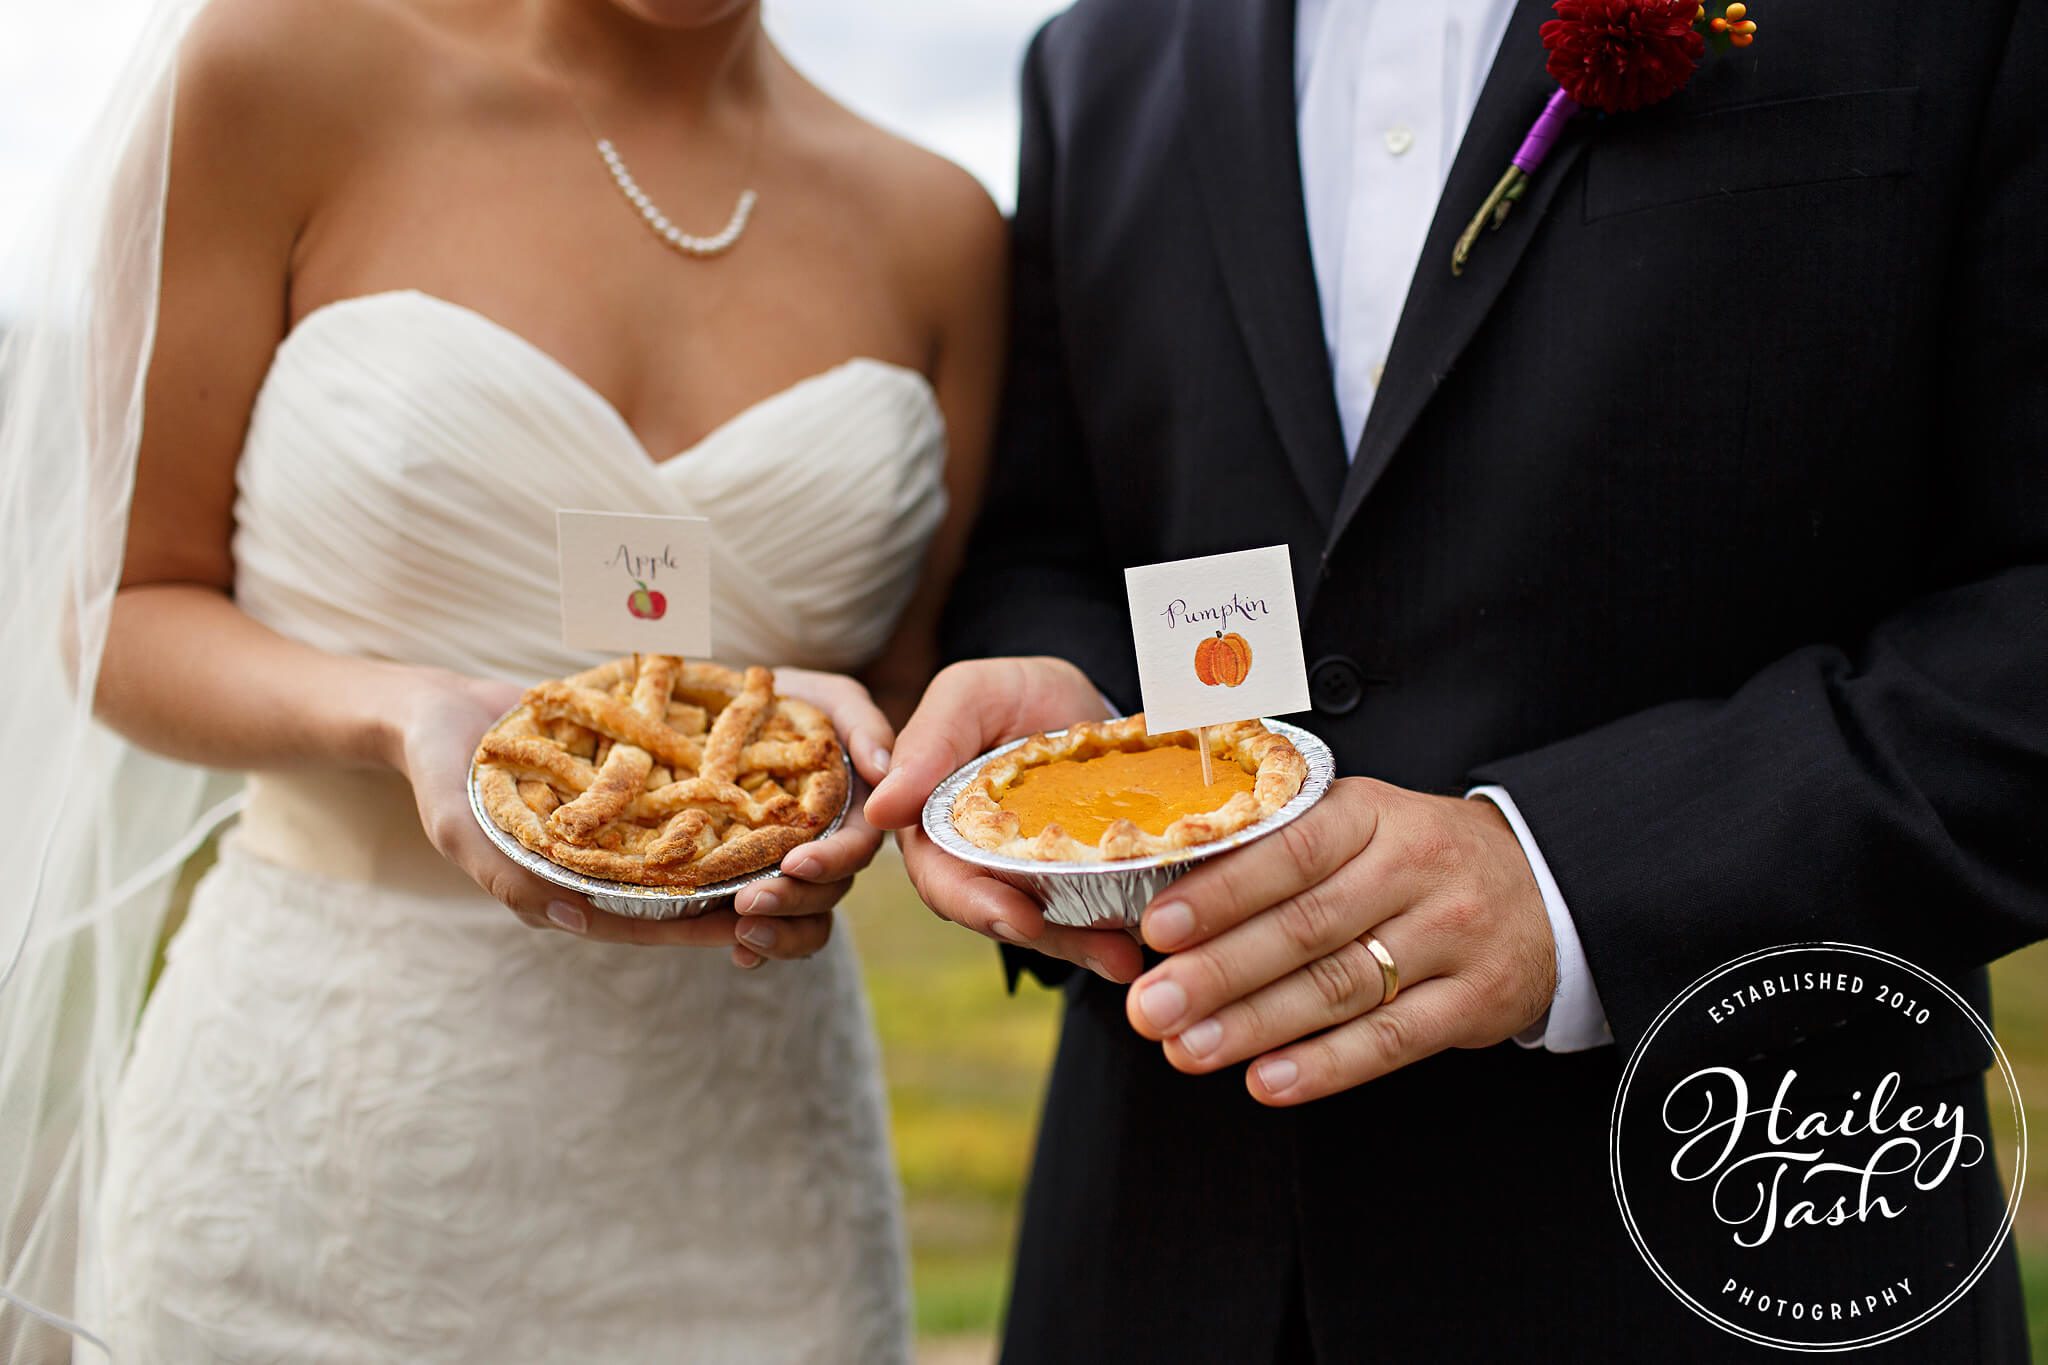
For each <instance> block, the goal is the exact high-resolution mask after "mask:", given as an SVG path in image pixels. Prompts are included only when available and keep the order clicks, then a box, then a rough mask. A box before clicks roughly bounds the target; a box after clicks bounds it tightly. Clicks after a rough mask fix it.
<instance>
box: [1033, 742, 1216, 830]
mask: <svg viewBox="0 0 2048 1365" xmlns="http://www.w3.org/2000/svg"><path fill="white" fill-rule="evenodd" d="M1211 766H1212V767H1213V768H1214V770H1215V777H1216V781H1215V783H1214V784H1213V785H1211V786H1207V787H1205V786H1203V785H1202V756H1201V755H1200V754H1198V753H1196V752H1195V751H1194V750H1193V749H1183V748H1181V747H1180V746H1179V745H1165V746H1162V747H1160V748H1157V749H1140V750H1138V751H1137V752H1136V753H1114V754H1104V755H1102V756H1101V757H1100V758H1088V759H1080V760H1075V759H1071V758H1062V759H1059V760H1056V761H1055V762H1052V763H1046V764H1041V765H1040V766H1038V767H1034V768H1026V769H1025V770H1024V771H1023V772H1022V773H1019V774H1018V776H1017V780H1016V781H1014V782H1012V783H1011V784H1010V787H1009V790H1008V791H1005V792H1004V793H1003V794H1002V795H1001V796H998V797H997V798H996V804H997V805H998V806H1001V807H1002V808H1003V809H1004V810H1006V811H1008V812H1010V814H1012V815H1014V816H1016V817H1017V821H1018V824H1019V826H1020V829H1019V830H1018V833H1019V834H1020V835H1021V836H1022V837H1024V838H1026V839H1030V838H1035V837H1036V836H1037V834H1038V832H1039V831H1040V830H1042V829H1044V828H1045V827H1046V826H1047V825H1051V824H1057V825H1058V826H1059V827H1060V828H1061V829H1063V830H1065V831H1066V832H1067V833H1068V834H1071V835H1072V836H1073V837H1074V838H1076V839H1078V840H1080V841H1081V842H1082V843H1084V844H1095V843H1098V842H1100V841H1101V839H1102V835H1103V831H1105V830H1107V829H1108V828H1109V827H1110V826H1111V825H1113V824H1115V823H1116V822H1117V821H1118V820H1129V821H1130V822H1131V823H1132V824H1134V825H1136V826H1137V827H1138V828H1139V829H1142V830H1144V831H1145V832H1146V833H1147V834H1164V833H1166V827H1167V826H1168V825H1170V824H1172V823H1173V822H1174V821H1175V820H1178V819H1179V818H1180V817H1181V816H1183V815H1206V814H1208V813H1209V812H1210V811H1213V810H1216V809H1218V808H1220V807H1221V806H1222V805H1223V804H1224V803H1225V802H1227V801H1229V800H1230V798H1231V797H1233V796H1235V795H1237V794H1238V793H1239V792H1249V791H1250V790H1251V789H1252V785H1253V783H1252V775H1251V774H1250V773H1248V772H1246V771H1245V770H1244V769H1243V768H1241V767H1239V766H1238V765H1237V764H1235V763H1233V762H1231V761H1230V760H1229V759H1216V760H1213V762H1212V763H1211Z"/></svg>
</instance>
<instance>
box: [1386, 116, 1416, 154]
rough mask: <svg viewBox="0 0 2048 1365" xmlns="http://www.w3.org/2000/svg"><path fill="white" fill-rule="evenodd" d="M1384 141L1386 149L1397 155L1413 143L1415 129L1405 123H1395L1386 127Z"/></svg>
mask: <svg viewBox="0 0 2048 1365" xmlns="http://www.w3.org/2000/svg"><path fill="white" fill-rule="evenodd" d="M1386 143H1387V150H1388V151H1390V152H1392V153H1393V154H1394V155H1395V156H1399V155H1401V153H1403V152H1405V151H1407V150H1408V149H1409V148H1410V147H1413V146H1414V145H1415V130H1414V129H1413V128H1410V127H1409V126H1408V125H1407V124H1405V123H1397V124H1395V125H1394V126H1393V127H1391V128H1389V129H1387V132H1386Z"/></svg>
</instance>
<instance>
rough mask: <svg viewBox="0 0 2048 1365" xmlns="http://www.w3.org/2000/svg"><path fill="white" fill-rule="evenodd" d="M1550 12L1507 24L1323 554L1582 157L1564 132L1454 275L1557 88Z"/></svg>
mask: <svg viewBox="0 0 2048 1365" xmlns="http://www.w3.org/2000/svg"><path fill="white" fill-rule="evenodd" d="M1551 13H1552V11H1551V7H1550V4H1549V3H1548V0H1521V3H1520V4H1518V5H1517V6H1516V8H1515V13H1514V16H1513V18H1511V19H1510V20H1509V21H1508V27H1507V33H1506V36H1505V37H1503V39H1502V40H1501V45H1500V55H1499V56H1498V57H1497V58H1496V59H1495V61H1494V64H1493V69H1492V71H1491V72H1490V73H1489V74H1488V76H1487V80H1486V86H1485V88H1484V89H1483V90H1482V91H1481V92H1480V95H1479V103H1478V105H1477V106H1476V107H1475V108H1474V109H1473V113H1472V121H1471V123H1470V125H1469V126H1468V127H1467V129H1466V132H1465V140H1464V142H1463V144H1462V145H1460V147H1459V148H1458V155H1457V158H1456V160H1455V161H1454V162H1453V163H1452V165H1451V174H1450V178H1449V179H1448V180H1447V181H1446V182H1445V184H1444V192H1443V197H1442V198H1441V199H1440V200H1438V202H1437V211H1436V217H1435V219H1434V220H1433V221H1432V222H1431V224H1430V229H1429V239H1428V243H1427V245H1426V246H1424V248H1423V251H1422V259H1421V261H1420V263H1419V264H1418V265H1417V266H1416V270H1415V277H1414V279H1413V280H1412V281H1411V282H1410V284H1409V286H1408V300H1407V302H1406V303H1405V304H1404V305H1403V306H1402V310H1401V321H1400V325H1399V326H1398V327H1396V329H1395V331H1394V344H1393V347H1392V349H1391V350H1390V351H1389V352H1388V354H1387V368H1386V371H1385V373H1384V375H1383V376H1382V377H1381V383H1380V391H1379V393H1378V395H1377V396H1376V397H1375V398H1374V400H1373V405H1372V413H1371V415H1370V416H1369V417H1368V418H1367V419H1366V424H1365V431H1364V432H1363V433H1362V434H1361V435H1360V436H1359V439H1358V450H1357V452H1356V454H1355V456H1354V458H1353V459H1352V462H1351V472H1350V474H1349V475H1348V476H1347V477H1346V478H1345V480H1344V487H1343V490H1342V492H1341V494H1340V495H1339V497H1338V501H1337V510H1336V516H1335V518H1334V519H1333V520H1332V522H1331V525H1330V536H1329V542H1328V544H1327V545H1326V547H1325V552H1326V553H1327V552H1328V550H1329V549H1332V548H1334V547H1335V545H1336V543H1337V539H1338V537H1339V536H1341V535H1342V534H1343V533H1344V528H1345V526H1346V525H1348V524H1349V522H1350V520H1351V518H1352V516H1353V515H1354V514H1356V512H1357V511H1358V508H1359V505H1360V504H1361V503H1363V502H1364V501H1365V497H1366V494H1367V493H1369V492H1371V491H1372V487H1373V485H1374V484H1375V483H1377V482H1378V481H1379V477H1380V475H1381V474H1382V473H1384V472H1385V471H1386V467H1387V464H1388V462H1389V461H1391V460H1392V459H1393V457H1394V453H1395V452H1396V451H1397V450H1398V449H1400V446H1401V443H1402V442H1403V441H1404V440H1406V439H1407V437H1408V433H1409V432H1410V431H1412V430H1413V429H1414V426H1415V422H1416V419H1417V418H1418V417H1419V416H1421V414H1422V410H1423V408H1424V407H1425V406H1426V405H1427V404H1428V402H1429V399H1430V396H1431V395H1432V394H1434V393H1435V392H1436V388H1437V385H1438V384H1440V383H1442V382H1443V380H1444V378H1445V377H1446V376H1447V375H1449V374H1450V372H1451V367H1452V366H1453V365H1455V364H1456V363H1457V360H1458V357H1459V355H1460V354H1462V353H1463V351H1464V349H1465V346H1466V344H1467V343H1468V342H1470V341H1471V340H1472V337H1473V335H1474V333H1476V332H1477V331H1478V330H1479V325H1480V323H1481V322H1483V321H1484V320H1485V318H1486V314H1487V312H1488V311H1489V310H1490V309H1491V308H1492V307H1493V304H1494V301H1495V300H1496V299H1498V298H1499V297H1500V293H1501V290H1502V289H1503V288H1505V287H1506V285H1507V282H1508V279H1509V278H1510V277H1511V276H1512V275H1513V274H1514V271H1515V266H1516V264H1517V263H1518V262H1519V261H1520V260H1521V258H1522V253H1523V251H1524V250H1525V249H1527V247H1528V245H1529V242H1530V239H1531V238H1533V237H1534V236H1535V234H1536V232H1537V230H1538V228H1539V227H1540V226H1541V224H1542V220H1543V218H1544V216H1545V214H1546V212H1547V211H1548V209H1549V207H1550V202H1551V199H1552V197H1553V196H1554V195H1555V194H1556V193H1557V188H1558V186H1559V185H1560V184H1562V183H1563V181H1564V180H1565V178H1566V173H1567V172H1569V171H1570V170H1571V167H1572V163H1573V162H1574V161H1576V160H1577V159H1578V156H1579V154H1580V152H1581V151H1583V150H1584V148H1585V145H1586V138H1585V132H1584V130H1583V129H1578V130H1573V131H1568V132H1567V133H1566V134H1565V136H1564V137H1562V138H1561V139H1559V141H1558V145H1557V146H1556V147H1555V148H1553V149H1552V150H1551V153H1550V157H1549V159H1548V160H1547V161H1546V162H1545V163H1544V165H1543V169H1542V170H1541V171H1539V172H1537V174H1536V175H1535V177H1534V178H1533V179H1532V180H1531V181H1530V184H1529V187H1528V190H1527V191H1526V192H1525V193H1524V195H1523V197H1522V201H1521V202H1520V203H1519V204H1517V205H1516V206H1515V209H1514V212H1513V213H1511V214H1510V215H1509V217H1508V220H1507V223H1506V224H1505V225H1504V226H1503V227H1502V228H1501V229H1500V230H1499V231H1498V232H1495V231H1492V230H1488V231H1486V232H1484V233H1482V234H1481V236H1480V238H1479V242H1478V244H1477V245H1476V246H1475V247H1474V248H1473V250H1472V257H1471V260H1470V261H1469V262H1467V264H1466V267H1465V273H1464V274H1463V275H1462V276H1457V277H1454V276H1452V274H1451V248H1452V246H1453V245H1454V244H1455V243H1456V242H1457V240H1458V234H1459V233H1461V232H1463V231H1464V230H1465V225H1466V224H1467V223H1469V222H1470V221H1471V220H1472V215H1473V214H1474V213H1476V212H1477V211H1478V209H1479V206H1480V204H1481V203H1482V202H1484V200H1485V199H1486V196H1487V194H1488V192H1489V191H1491V190H1492V188H1493V186H1494V182H1495V181H1497V180H1499V179H1500V176H1501V172H1503V171H1505V170H1506V169H1507V167H1508V162H1509V160H1510V159H1511V158H1512V157H1513V156H1514V154H1515V152H1516V150H1517V149H1518V148H1519V147H1520V146H1521V144H1522V139H1523V138H1524V137H1525V136H1526V135H1527V134H1528V131H1529V125H1530V124H1532V123H1533V122H1535V120H1536V116H1537V115H1538V114H1539V113H1541V112H1542V110H1543V104H1544V101H1545V100H1547V99H1549V98H1550V95H1551V92H1552V91H1554V90H1555V89H1556V88H1557V84H1556V82H1555V81H1553V80H1552V79H1551V78H1550V76H1549V74H1548V73H1547V72H1545V71H1544V69H1543V62H1544V52H1543V41H1542V39H1541V37H1540V36H1539V35H1538V32H1537V30H1538V29H1539V28H1540V27H1541V26H1542V24H1543V21H1544V20H1545V19H1547V18H1549V17H1551Z"/></svg>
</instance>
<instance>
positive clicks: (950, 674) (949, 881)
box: [867, 659, 1144, 982]
mask: <svg viewBox="0 0 2048 1365" xmlns="http://www.w3.org/2000/svg"><path fill="white" fill-rule="evenodd" d="M1107 715H1108V711H1107V710H1106V709H1105V708H1104V706H1103V704H1102V696H1101V694H1100V693H1098V692H1097V691H1096V690H1095V686H1094V684H1093V683H1091V682H1089V681H1088V677H1087V675H1086V674H1084V673H1083V672H1081V670H1080V669H1078V668H1076V667H1074V666H1073V665H1072V664H1070V663H1068V662H1066V661H1065V660H1064V659H976V660H974V661H973V662H970V663H962V664H954V665H953V666H952V667H951V668H948V669H946V670H945V671H943V672H942V673H940V674H939V676H938V677H936V678H934V679H933V680H932V685H931V687H930V688H929V689H927V690H926V692H925V694H924V700H923V701H921V702H919V703H918V707H917V712H916V714H914V715H912V716H911V718H910V722H909V724H907V725H905V726H904V727H903V734H902V737H901V738H900V739H898V740H897V742H896V751H895V757H894V759H893V760H892V762H891V764H890V768H889V776H888V777H887V778H885V779H883V781H882V783H881V785H879V786H878V787H876V788H875V794H874V795H873V796H871V797H869V798H868V807H867V815H868V819H869V820H870V821H871V822H873V823H874V825H875V826H876V827H877V828H879V829H893V830H895V831H896V832H897V833H896V842H897V843H898V844H900V845H901V846H902V848H903V865H904V867H905V868H906V869H907V870H908V871H909V873H910V880H911V882H912V883H913V884H914V885H915V886H916V887H917V892H918V894H919V895H920V896H922V897H923V898H924V903H925V904H926V905H929V906H930V907H931V908H932V912H933V913H934V914H936V915H938V916H939V917H940V918H941V919H949V920H952V921H953V922H954V923H955V924H961V925H965V926H966V927H967V928H969V929H972V930H974V931H975V932H976V933H978V934H986V935H987V936H988V937H990V938H992V939H995V940H996V941H997V942H1000V943H1009V944H1014V945H1016V946H1018V947H1025V948H1034V949H1036V950H1037V951H1039V952H1041V953H1045V954H1047V955H1049V956H1051V957H1058V958H1064V959H1065V960H1067V961H1068V962H1072V963H1075V964H1077V965H1078V966H1082V967H1085V968H1087V969H1088V970H1089V971H1091V972H1094V973H1096V974H1097V975H1098V976H1102V977H1106V978H1108V979H1109V980H1111V981H1118V982H1123V981H1129V980H1131V979H1132V978H1133V977H1135V976H1136V975H1137V974H1138V973H1139V972H1140V971H1141V970H1143V967H1144V961H1143V958H1142V956H1141V955H1140V953H1139V951H1138V945H1137V944H1136V943H1135V942H1133V941H1132V939H1131V936H1130V935H1129V934H1127V933H1125V932H1123V931H1122V930H1120V929H1073V928H1069V927H1067V926H1065V925H1059V924H1047V923H1046V922H1045V916H1044V915H1043V914H1041V913H1040V911H1039V908H1038V903H1037V902H1036V901H1033V900H1032V899H1031V898H1030V897H1029V896H1027V895H1025V894H1024V893H1023V892H1022V891H1019V890H1018V889H1017V888H1016V887H1014V886H1011V885H1010V884H1009V883H1008V882H1003V881H998V880H997V879H996V878H994V877H991V876H989V875H988V874H987V873H986V872H983V871H982V870H981V869H980V868H977V867H973V866H971V865H969V864H967V863H963V862H961V861H960V860H959V859H957V858H953V857H950V856H948V855H947V854H945V853H942V852H940V851H939V849H938V848H937V847H936V846H935V845H933V843H932V841H931V840H930V839H928V838H926V837H925V833H924V829H923V826H922V825H921V824H920V823H919V820H920V818H921V816H922V815H923V812H924V803H925V799H926V798H927V797H929V796H930V795H931V794H932V791H933V789H934V788H936V787H937V786H938V785H939V783H941V782H943V781H945V779H946V777H947V776H948V775H949V774H951V773H952V772H953V770H954V769H956V768H958V767H959V766H960V765H961V764H963V763H965V762H967V761H968V760H969V759H971V758H973V757H975V756H976V755H977V754H981V753H985V752H986V751H988V750H989V749H992V748H994V747H995V746H996V745H998V744H1003V743H1007V742H1008V741H1010V740H1013V739H1022V738H1023V737H1024V736H1026V735H1034V734H1038V733H1039V732H1041V731H1045V730H1061V729H1065V728H1066V727H1067V726H1069V725H1072V724H1074V723H1075V722H1077V721H1084V720H1102V719H1104V718H1106V716H1107Z"/></svg>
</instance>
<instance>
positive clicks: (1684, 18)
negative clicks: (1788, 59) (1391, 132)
mask: <svg viewBox="0 0 2048 1365" xmlns="http://www.w3.org/2000/svg"><path fill="white" fill-rule="evenodd" d="M1551 8H1553V9H1555V10H1556V11H1557V18H1555V19H1551V20H1548V21H1546V22H1545V23H1544V25H1543V29H1542V33H1543V46H1544V48H1545V49H1546V50H1548V51H1549V53H1550V60H1549V62H1547V63H1546V64H1545V69H1546V70H1548V71H1549V72H1550V74H1551V76H1552V78H1554V79H1555V80H1556V81H1557V87H1558V89H1557V93H1556V94H1554V95H1552V96H1551V97H1550V102H1549V103H1548V104H1546V105H1544V106H1543V112H1542V113H1541V114H1539V115H1537V118H1536V123H1535V125H1534V126H1533V127H1531V128H1530V129H1529V135H1528V136H1527V137H1525V138H1523V139H1522V147H1521V150H1520V151H1518V152H1516V153H1515V156H1514V160H1513V161H1511V162H1510V163H1509V164H1508V170H1507V174H1506V175H1503V176H1502V177H1501V178H1500V183H1499V184H1497V185H1495V186H1494V187H1493V193H1492V194H1489V195H1487V196H1486V202H1485V203H1484V204H1481V205H1480V206H1479V212H1478V213H1476V214H1474V215H1473V217H1472V221H1471V223H1470V224H1468V225H1467V226H1466V228H1465V231H1464V233H1463V234H1462V235H1460V236H1459V238H1458V245H1457V247H1456V249H1455V250H1453V251H1452V252H1451V273H1452V274H1453V275H1462V274H1464V273H1465V258H1466V257H1467V256H1469V255H1471V254H1472V244H1473V243H1474V242H1476V241H1478V240H1479V233H1480V231H1481V230H1482V229H1483V228H1485V227H1486V226H1487V224H1488V222H1489V221H1490V222H1491V223H1492V225H1493V226H1494V227H1496V228H1498V227H1499V226H1500V225H1501V224H1502V223H1504V222H1506V221H1507V216H1508V210H1509V209H1511V208H1513V207H1514V206H1515V201H1516V200H1517V199H1520V198H1521V197H1522V192H1523V191H1524V190H1525V189H1527V188H1528V185H1529V178H1530V177H1531V176H1533V175H1535V174H1536V171H1537V169H1538V168H1539V167H1541V166H1542V165H1543V159H1544V158H1545V157H1547V156H1549V155H1550V149H1551V147H1552V146H1553V145H1554V144H1555V143H1556V142H1557V139H1558V135H1559V134H1560V133H1562V132H1563V131H1564V126H1565V124H1567V123H1569V122H1570V121H1571V120H1572V119H1574V118H1576V117H1578V116H1579V115H1580V114H1581V113H1584V112H1586V111H1587V110H1592V111H1595V112H1597V113H1601V114H1622V113H1627V112H1628V111H1629V110H1631V109H1641V108H1643V107H1644V106H1645V105H1651V104H1655V103H1657V102H1658V101H1659V100H1666V99H1669V98H1671V97H1672V96H1673V95H1675V94H1677V93H1678V92H1679V91H1680V90H1683V89H1684V88H1685V83H1686V82H1687V81H1689V80H1691V79H1692V73H1693V71H1694V69H1695V68H1696V67H1698V65H1699V63H1700V58H1701V57H1702V56H1703V55H1704V54H1705V52H1706V50H1707V47H1708V45H1709V44H1711V45H1712V46H1713V47H1714V49H1715V50H1716V51H1726V50H1728V49H1729V48H1733V47H1748V46H1749V45H1750V44H1751V43H1753V42H1755V41H1756V21H1755V20H1753V19H1750V18H1749V17H1748V15H1749V7H1748V6H1747V5H1742V4H1715V5H1702V4H1699V3H1698V0H1557V3H1556V4H1555V5H1553V6H1551ZM1710 10H1712V11H1718V12H1716V13H1712V14H1710V13H1709V11H1710Z"/></svg>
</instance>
